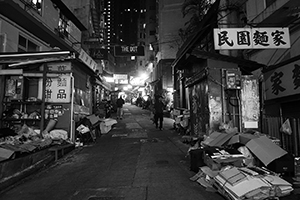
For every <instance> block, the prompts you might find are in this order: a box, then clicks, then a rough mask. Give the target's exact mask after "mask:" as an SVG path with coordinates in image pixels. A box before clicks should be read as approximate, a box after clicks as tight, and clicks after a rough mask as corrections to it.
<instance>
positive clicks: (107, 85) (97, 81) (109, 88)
mask: <svg viewBox="0 0 300 200" xmlns="http://www.w3.org/2000/svg"><path fill="white" fill-rule="evenodd" d="M96 84H98V85H100V86H101V87H103V88H104V89H106V90H108V91H110V92H111V91H112V89H111V85H110V84H109V83H107V82H101V81H100V80H99V79H96Z"/></svg>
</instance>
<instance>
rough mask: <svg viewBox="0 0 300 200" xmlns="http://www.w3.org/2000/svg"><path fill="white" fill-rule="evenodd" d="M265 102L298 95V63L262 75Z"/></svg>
mask: <svg viewBox="0 0 300 200" xmlns="http://www.w3.org/2000/svg"><path fill="white" fill-rule="evenodd" d="M264 78H265V83H266V89H265V91H266V98H267V100H270V99H275V98H279V97H284V96H288V95H293V94H299V93H300V61H295V62H292V63H289V64H287V65H285V66H282V67H279V68H276V69H274V70H271V71H268V72H266V73H265V74H264Z"/></svg>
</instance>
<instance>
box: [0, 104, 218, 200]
mask: <svg viewBox="0 0 300 200" xmlns="http://www.w3.org/2000/svg"><path fill="white" fill-rule="evenodd" d="M149 116H150V112H149V111H148V110H143V109H141V108H139V107H136V106H134V105H130V104H126V105H125V114H124V119H123V120H118V124H116V125H115V127H114V128H113V129H112V130H111V131H110V132H109V133H108V134H106V135H102V136H101V137H100V138H98V139H97V141H96V143H93V144H88V145H86V146H84V147H82V148H76V149H75V150H74V151H72V152H71V153H69V154H68V155H66V156H65V157H63V158H61V159H60V160H59V161H58V162H56V163H54V164H53V165H51V166H50V167H47V168H45V169H44V170H43V171H41V172H39V173H37V174H35V175H33V176H30V177H29V178H27V179H25V180H24V181H21V182H20V183H19V184H18V185H15V186H14V187H12V188H11V189H10V190H8V191H6V192H4V193H2V194H0V199H1V200H21V199H22V200H29V199H30V200H119V199H120V200H121V199H128V200H146V199H147V200H160V199H161V200H166V199H172V200H173V199H178V200H181V199H184V200H188V199H191V200H195V199H202V200H206V199H210V200H221V199H223V197H221V196H220V195H218V194H216V193H212V192H207V191H205V190H204V189H203V188H202V187H201V186H200V185H199V184H197V183H195V182H191V181H190V180H189V178H190V177H191V176H193V175H194V173H193V172H191V171H190V170H189V160H188V158H186V157H185V155H186V151H187V148H188V147H187V146H186V145H184V144H182V143H181V142H180V136H178V134H177V133H175V132H174V131H173V130H171V129H172V127H173V121H172V120H170V119H167V118H165V120H164V130H163V131H160V130H157V129H155V126H154V125H153V124H152V121H150V117H149Z"/></svg>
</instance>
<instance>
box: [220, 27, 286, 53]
mask: <svg viewBox="0 0 300 200" xmlns="http://www.w3.org/2000/svg"><path fill="white" fill-rule="evenodd" d="M214 43H215V49H216V50H223V49H283V48H290V47H291V45H290V34H289V29H288V28H216V29H214Z"/></svg>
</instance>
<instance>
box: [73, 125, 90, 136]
mask: <svg viewBox="0 0 300 200" xmlns="http://www.w3.org/2000/svg"><path fill="white" fill-rule="evenodd" d="M76 130H77V131H79V132H80V133H82V134H84V133H87V132H89V131H90V129H89V127H86V126H85V125H83V124H80V126H78V127H77V129H76Z"/></svg>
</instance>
